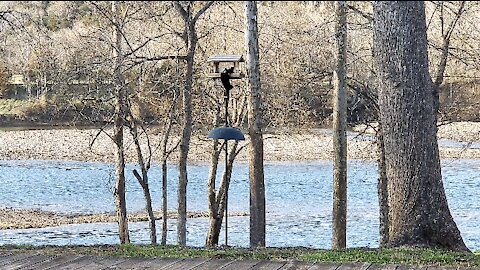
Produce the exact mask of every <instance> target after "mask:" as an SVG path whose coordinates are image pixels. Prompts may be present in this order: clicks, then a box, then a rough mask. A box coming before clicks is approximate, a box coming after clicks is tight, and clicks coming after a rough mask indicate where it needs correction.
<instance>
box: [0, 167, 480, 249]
mask: <svg viewBox="0 0 480 270" xmlns="http://www.w3.org/2000/svg"><path fill="white" fill-rule="evenodd" d="M133 168H134V166H132V165H129V166H127V176H128V177H127V178H128V179H127V190H128V192H127V207H128V211H132V212H133V211H140V210H142V209H143V208H144V202H143V195H142V191H141V188H140V186H139V184H138V183H137V182H136V180H135V179H134V177H133V175H132V174H131V171H132V169H133ZM442 174H443V176H444V185H445V190H446V193H447V197H448V200H449V206H450V210H451V212H452V214H453V216H454V218H455V221H456V222H457V225H458V227H459V229H460V231H461V233H462V236H463V238H464V240H465V242H466V244H467V246H468V247H469V248H471V249H473V250H480V229H477V224H478V222H480V200H478V198H480V160H444V161H442ZM188 175H189V184H188V206H187V207H188V211H206V210H207V209H208V206H207V196H206V190H207V181H206V178H207V176H208V166H207V165H195V166H190V167H189V169H188ZM160 176H161V171H160V168H158V167H153V168H152V169H151V172H150V181H151V185H152V187H151V190H153V194H152V197H153V204H154V208H155V209H159V208H160V200H161V193H160V179H161V177H160ZM177 177H178V173H177V170H176V167H175V166H170V167H169V179H170V180H169V196H168V204H169V209H170V210H175V208H176V196H177V194H176V188H177ZM376 178H377V171H376V164H375V163H374V162H370V161H368V162H367V161H350V162H349V172H348V179H349V180H348V181H349V183H348V222H347V227H348V228H347V231H348V232H347V246H348V247H363V246H368V247H378V201H377V195H376ZM113 185H114V167H113V166H112V165H111V164H104V163H86V162H63V161H62V162H53V161H2V162H0V207H13V208H37V209H41V210H46V211H54V212H59V213H64V214H80V213H105V212H113V211H114V209H115V206H114V199H113V188H112V187H113ZM265 185H266V200H267V228H266V229H267V245H268V246H277V247H284V246H306V247H315V248H330V242H331V208H332V163H331V162H330V161H319V162H295V163H294V162H278V163H268V164H266V167H265ZM248 202H249V193H248V166H247V165H246V164H235V166H234V174H233V178H232V186H231V191H230V195H229V211H245V212H248V209H249V205H248ZM159 225H160V224H159ZM248 226H249V217H231V218H229V230H228V235H229V239H228V243H229V245H235V246H244V247H246V246H248V237H249V233H248ZM129 227H130V229H131V239H132V241H133V242H134V243H148V241H149V240H148V239H149V236H148V225H147V223H146V222H138V223H131V224H130V225H129ZM207 227H208V222H207V219H206V218H195V219H189V220H188V222H187V229H188V236H187V238H188V242H187V244H188V245H192V246H203V244H204V241H205V237H206V231H207ZM223 236H224V233H223V232H222V234H221V239H220V242H223V241H224V240H223ZM175 239H176V228H175V220H170V221H169V243H171V244H174V243H175ZM114 243H118V237H117V226H116V224H114V223H113V224H110V223H105V224H100V223H98V224H76V225H66V226H59V227H51V228H42V229H25V230H3V231H1V230H0V245H3V244H32V245H44V244H54V245H66V244H86V245H92V244H114Z"/></svg>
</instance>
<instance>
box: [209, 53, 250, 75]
mask: <svg viewBox="0 0 480 270" xmlns="http://www.w3.org/2000/svg"><path fill="white" fill-rule="evenodd" d="M207 62H208V63H210V64H211V66H212V70H211V71H210V73H208V74H207V77H209V78H214V79H216V78H220V73H221V72H222V71H223V68H231V67H232V66H233V73H230V74H229V75H230V79H241V78H244V77H245V73H244V72H243V70H242V67H241V66H240V62H245V60H244V59H243V55H212V56H210V57H209V58H208V60H207Z"/></svg>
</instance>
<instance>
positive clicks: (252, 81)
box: [245, 1, 265, 247]
mask: <svg viewBox="0 0 480 270" xmlns="http://www.w3.org/2000/svg"><path fill="white" fill-rule="evenodd" d="M245 26H246V31H245V42H246V48H247V77H248V83H247V85H248V93H249V102H248V134H249V137H250V145H249V156H250V161H249V178H250V247H264V246H265V183H264V173H263V134H262V132H263V131H262V129H263V119H262V98H261V91H260V89H261V88H260V61H259V47H258V28H257V2H256V1H245Z"/></svg>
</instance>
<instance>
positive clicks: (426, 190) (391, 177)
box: [373, 1, 468, 251]
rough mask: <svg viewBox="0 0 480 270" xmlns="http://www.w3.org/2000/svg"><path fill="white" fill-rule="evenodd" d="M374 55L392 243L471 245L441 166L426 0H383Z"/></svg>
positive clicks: (376, 12)
mask: <svg viewBox="0 0 480 270" xmlns="http://www.w3.org/2000/svg"><path fill="white" fill-rule="evenodd" d="M373 8H374V51H375V56H374V61H375V65H376V68H377V76H378V78H377V79H378V83H377V85H378V87H379V107H380V121H381V124H382V131H383V136H384V144H385V159H386V172H387V177H388V199H389V206H390V213H389V239H388V240H389V242H388V245H389V246H392V247H400V246H410V247H439V248H447V249H451V250H464V251H465V250H468V249H467V247H466V246H465V244H464V242H463V239H462V237H461V235H460V232H459V230H458V228H457V226H456V224H455V222H454V220H453V218H452V216H451V214H450V210H449V208H448V204H447V199H446V196H445V190H444V187H443V182H442V175H441V169H440V157H439V151H438V143H437V135H436V117H435V110H434V105H435V104H434V102H435V101H434V97H433V95H432V93H433V92H432V91H433V85H432V79H431V77H430V75H429V73H428V53H427V35H426V22H425V6H424V2H422V1H412V2H410V1H406V2H403V1H397V2H395V1H376V2H374V3H373Z"/></svg>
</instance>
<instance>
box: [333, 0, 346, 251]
mask: <svg viewBox="0 0 480 270" xmlns="http://www.w3.org/2000/svg"><path fill="white" fill-rule="evenodd" d="M335 14H336V24H335V41H336V42H335V51H334V55H335V58H336V67H335V70H334V73H333V84H334V102H333V132H334V133H333V148H334V157H333V214H332V222H333V226H332V234H333V235H332V247H333V248H334V249H342V248H346V245H347V89H346V79H347V72H346V60H347V59H346V58H347V2H346V1H335Z"/></svg>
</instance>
